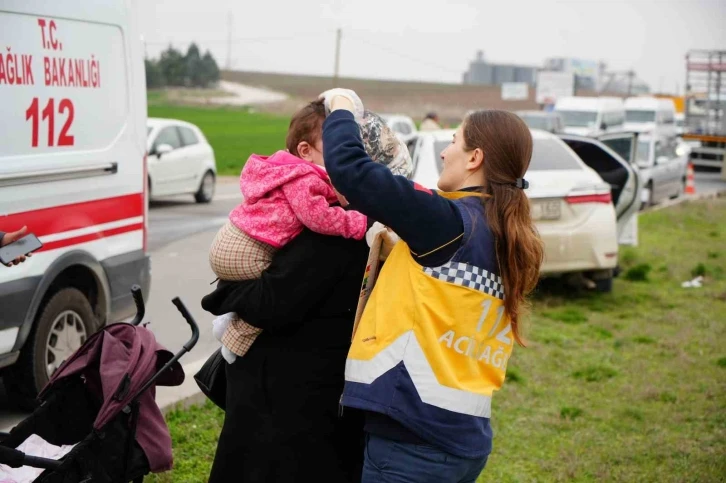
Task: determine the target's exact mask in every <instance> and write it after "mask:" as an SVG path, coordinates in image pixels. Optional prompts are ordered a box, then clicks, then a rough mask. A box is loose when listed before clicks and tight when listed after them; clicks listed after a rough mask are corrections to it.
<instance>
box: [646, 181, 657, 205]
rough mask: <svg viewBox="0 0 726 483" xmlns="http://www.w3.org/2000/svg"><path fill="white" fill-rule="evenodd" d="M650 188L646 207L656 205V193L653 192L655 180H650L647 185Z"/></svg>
mask: <svg viewBox="0 0 726 483" xmlns="http://www.w3.org/2000/svg"><path fill="white" fill-rule="evenodd" d="M646 189H647V190H648V201H646V202H645V207H646V208H648V207H650V206H655V195H654V194H653V182H652V181H651V182H649V183H648V185H647V186H646Z"/></svg>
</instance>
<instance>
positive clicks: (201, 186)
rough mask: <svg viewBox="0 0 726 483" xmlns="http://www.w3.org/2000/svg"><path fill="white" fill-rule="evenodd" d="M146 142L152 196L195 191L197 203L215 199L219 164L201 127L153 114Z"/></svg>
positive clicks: (150, 194)
mask: <svg viewBox="0 0 726 483" xmlns="http://www.w3.org/2000/svg"><path fill="white" fill-rule="evenodd" d="M146 143H147V144H146V150H147V153H148V157H147V161H148V169H149V179H148V183H149V197H150V199H155V198H158V197H160V196H169V195H180V194H193V195H194V199H196V201H197V203H209V202H210V201H212V198H213V197H214V189H215V183H216V178H217V163H216V161H215V159H214V150H213V149H212V146H210V145H209V143H208V142H207V138H206V137H204V134H203V133H202V131H201V130H200V129H199V128H198V127H197V126H195V125H194V124H190V123H188V122H184V121H178V120H176V119H159V118H153V117H150V118H149V120H148V123H147V141H146Z"/></svg>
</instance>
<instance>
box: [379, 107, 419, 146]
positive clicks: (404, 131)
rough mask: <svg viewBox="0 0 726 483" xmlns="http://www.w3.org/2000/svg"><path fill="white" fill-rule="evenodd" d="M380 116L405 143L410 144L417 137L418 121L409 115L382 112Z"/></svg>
mask: <svg viewBox="0 0 726 483" xmlns="http://www.w3.org/2000/svg"><path fill="white" fill-rule="evenodd" d="M380 116H381V118H382V119H383V120H384V121H386V124H388V127H390V128H391V130H392V131H393V132H394V133H396V136H398V138H399V139H400V140H401V141H403V142H404V143H406V144H408V143H409V142H410V141H411V140H412V139H414V138H415V137H416V134H417V133H418V129H417V128H416V123H415V122H413V119H411V118H410V117H409V116H404V115H402V114H381V115H380Z"/></svg>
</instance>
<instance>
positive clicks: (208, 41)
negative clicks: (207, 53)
mask: <svg viewBox="0 0 726 483" xmlns="http://www.w3.org/2000/svg"><path fill="white" fill-rule="evenodd" d="M330 32H331V31H318V32H308V33H303V34H296V35H287V36H284V37H238V38H234V39H233V38H227V39H206V40H205V39H193V40H175V41H173V40H155V41H151V42H146V44H148V45H169V44H174V43H177V44H182V43H191V42H195V43H198V44H204V45H207V44H225V45H226V44H228V43H238V42H247V43H259V42H274V41H279V40H289V41H291V42H294V41H296V40H299V39H301V38H310V37H322V36H328V35H329V34H330Z"/></svg>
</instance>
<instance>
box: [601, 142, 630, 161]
mask: <svg viewBox="0 0 726 483" xmlns="http://www.w3.org/2000/svg"><path fill="white" fill-rule="evenodd" d="M602 143H603V144H605V145H606V146H607V147H609V148H610V149H612V150H613V151H615V152H616V153H618V156H620V157H621V158H623V159H624V160H626V161H629V160H630V149H631V146H632V145H633V137H632V136H623V137H616V138H613V139H603V140H602Z"/></svg>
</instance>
